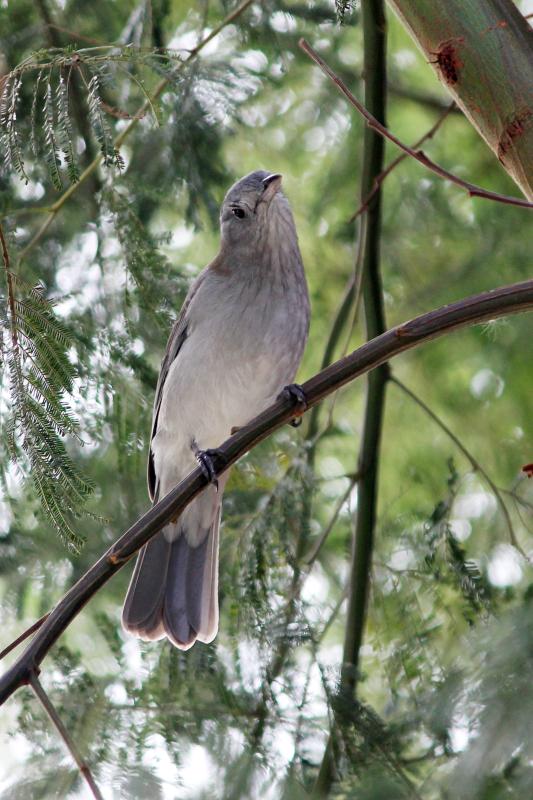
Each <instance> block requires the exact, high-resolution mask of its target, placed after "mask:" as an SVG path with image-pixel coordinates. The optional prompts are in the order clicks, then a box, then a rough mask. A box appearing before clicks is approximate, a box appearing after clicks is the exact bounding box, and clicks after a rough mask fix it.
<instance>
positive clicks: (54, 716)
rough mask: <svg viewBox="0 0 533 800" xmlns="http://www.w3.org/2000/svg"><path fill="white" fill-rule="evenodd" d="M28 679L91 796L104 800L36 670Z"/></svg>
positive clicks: (97, 799)
mask: <svg viewBox="0 0 533 800" xmlns="http://www.w3.org/2000/svg"><path fill="white" fill-rule="evenodd" d="M28 680H29V683H30V686H31V688H32V689H33V691H34V692H35V694H36V696H37V698H38V699H39V700H40V701H41V703H42V705H43V707H44V709H45V711H46V713H47V714H48V716H49V717H50V719H51V721H52V723H53V725H54V726H55V728H56V730H57V732H58V733H59V735H60V736H61V738H62V739H63V741H64V742H65V745H66V747H67V750H68V751H69V752H70V754H71V756H72V758H73V759H74V761H75V762H76V764H77V766H78V769H79V771H80V773H81V775H82V776H83V778H84V779H85V781H86V783H87V785H88V786H89V789H90V790H91V792H92V795H93V797H95V798H96V800H104V798H103V795H102V793H101V792H100V789H99V788H98V786H97V784H96V781H95V780H94V778H93V776H92V773H91V770H90V769H89V766H88V764H87V762H86V761H85V759H83V758H82V756H81V755H80V753H79V751H78V748H77V747H76V744H75V743H74V740H73V739H72V737H71V735H70V734H69V732H68V731H67V729H66V728H65V726H64V725H63V723H62V722H61V719H60V717H59V714H58V713H57V711H56V709H55V707H54V705H53V704H52V701H51V700H50V698H49V697H48V695H47V694H46V692H45V690H44V689H43V686H42V684H41V682H40V681H39V678H38V677H37V673H36V672H32V673H31V674H30V675H29V678H28Z"/></svg>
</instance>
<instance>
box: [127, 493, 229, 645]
mask: <svg viewBox="0 0 533 800" xmlns="http://www.w3.org/2000/svg"><path fill="white" fill-rule="evenodd" d="M202 500H203V498H202V497H199V498H197V499H196V500H195V501H193V503H191V506H189V509H190V510H191V511H194V509H193V507H194V505H195V504H196V503H201V502H202ZM189 509H187V510H189ZM184 516H185V515H184ZM188 517H189V519H190V518H191V516H190V515H188ZM219 526H220V499H219V501H218V503H217V505H216V507H215V509H214V517H212V523H211V525H210V526H209V528H208V529H207V531H198V536H197V537H196V539H197V540H198V544H196V543H195V544H191V541H192V542H195V538H194V537H191V536H190V532H189V531H187V530H186V529H185V528H184V521H182V519H181V518H180V519H178V520H177V521H176V522H173V523H171V524H170V525H168V526H167V527H166V528H164V530H162V531H160V532H159V533H158V534H156V536H154V538H153V539H152V540H151V541H150V542H148V544H146V545H145V546H144V547H143V548H142V550H141V551H140V552H139V555H138V556H137V563H136V565H135V570H134V572H133V575H132V578H131V582H130V586H129V589H128V594H127V595H126V601H125V603H124V610H123V612H122V625H123V627H124V629H125V630H127V631H129V633H133V634H134V635H135V636H138V637H139V638H140V639H145V640H154V639H161V638H163V637H164V636H167V637H168V638H169V639H170V641H171V642H172V643H173V644H174V645H175V646H176V647H178V648H179V649H180V650H188V649H189V647H192V645H193V644H194V643H195V641H196V640H197V639H198V640H199V641H200V642H206V643H207V642H211V641H213V639H214V638H215V636H216V634H217V631H218V532H219Z"/></svg>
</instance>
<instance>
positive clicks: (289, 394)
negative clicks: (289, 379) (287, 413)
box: [278, 383, 307, 428]
mask: <svg viewBox="0 0 533 800" xmlns="http://www.w3.org/2000/svg"><path fill="white" fill-rule="evenodd" d="M282 399H283V400H293V401H294V403H295V404H296V409H295V415H294V419H292V420H291V422H290V424H291V425H292V427H293V428H298V427H299V426H300V425H301V424H302V416H303V414H305V412H306V411H307V397H306V395H305V392H304V390H303V389H302V387H301V386H300V384H299V383H289V385H288V386H285V387H284V388H283V389H282V390H281V392H280V394H279V395H278V400H282Z"/></svg>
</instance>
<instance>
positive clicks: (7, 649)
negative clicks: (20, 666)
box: [0, 611, 50, 661]
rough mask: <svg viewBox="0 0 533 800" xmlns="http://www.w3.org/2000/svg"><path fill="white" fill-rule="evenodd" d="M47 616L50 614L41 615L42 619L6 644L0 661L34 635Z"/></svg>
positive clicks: (0, 655)
mask: <svg viewBox="0 0 533 800" xmlns="http://www.w3.org/2000/svg"><path fill="white" fill-rule="evenodd" d="M49 616H50V612H49V611H48V612H47V613H46V614H43V616H42V617H40V618H39V619H38V620H36V622H34V623H33V625H30V627H29V628H26V630H25V631H24V632H23V633H21V634H20V636H17V638H16V639H13V641H12V642H10V644H8V645H7V647H4V649H3V650H2V652H1V653H0V661H1V660H2V659H3V658H5V657H6V656H7V655H8V654H9V653H10V652H11V651H12V650H14V649H15V647H17V646H18V645H19V644H21V642H23V641H24V640H25V639H27V638H28V636H31V635H32V633H35V631H37V630H39V628H40V627H41V625H42V624H43V622H44V621H45V619H47V618H48V617H49Z"/></svg>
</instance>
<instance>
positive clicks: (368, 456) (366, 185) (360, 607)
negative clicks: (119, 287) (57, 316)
mask: <svg viewBox="0 0 533 800" xmlns="http://www.w3.org/2000/svg"><path fill="white" fill-rule="evenodd" d="M361 13H362V23H363V52H364V74H365V83H364V86H365V103H366V105H367V106H368V108H369V109H370V111H371V112H372V118H373V119H376V121H378V119H379V120H380V121H379V123H378V124H379V125H382V126H384V124H385V114H386V99H387V85H386V83H387V77H386V75H387V72H386V20H385V7H384V0H363V2H362V4H361ZM300 44H302V43H301V42H300ZM304 49H305V48H304ZM384 154H385V142H384V140H383V138H382V137H381V136H379V135H377V133H376V132H375V131H373V130H372V129H371V128H370V127H367V128H366V129H365V133H364V145H363V154H362V178H361V198H362V201H363V203H365V202H366V206H365V215H364V218H363V220H364V222H365V225H364V230H365V236H364V239H363V240H362V241H360V243H359V252H358V260H359V259H360V260H361V263H360V266H359V273H360V274H361V288H362V298H363V305H364V312H365V325H366V336H367V339H373V338H375V337H376V336H380V335H381V334H383V332H384V331H385V327H386V325H385V310H384V300H383V287H382V281H381V265H380V241H381V187H380V184H379V183H376V179H377V176H379V175H380V174H381V173H382V171H383V162H384ZM373 190H375V191H373ZM372 192H373V193H372ZM371 194H372V196H371V197H370V199H368V198H369V195H371ZM388 374H389V369H388V365H387V364H383V365H381V366H380V368H379V369H377V370H375V371H373V372H372V373H370V374H369V375H368V379H367V392H366V401H365V411H364V419H363V428H362V434H361V444H360V447H359V456H358V469H359V473H360V477H359V481H358V490H357V508H356V511H355V518H354V530H353V535H352V543H351V564H350V572H349V579H348V590H349V591H348V604H347V610H346V622H345V632H344V646H343V655H342V664H341V674H340V686H339V694H340V696H342V697H344V698H345V699H346V702H347V703H350V702H352V701H355V699H356V689H357V683H358V677H359V661H360V653H361V646H362V643H363V636H364V630H365V625H366V616H367V608H368V596H369V588H370V575H371V569H372V556H373V550H374V534H375V527H376V506H377V497H378V477H379V458H380V444H381V433H382V428H383V417H384V412H385V391H386V385H387V377H388ZM335 716H337V714H336V715H335ZM337 750H338V748H337V747H336V732H335V729H334V728H333V727H332V728H331V729H330V736H329V740H328V742H327V744H326V748H325V751H324V755H323V758H322V763H321V765H320V768H319V771H318V776H317V779H316V782H315V787H314V792H315V794H316V795H318V796H322V795H327V794H328V793H329V790H330V788H331V784H332V783H333V781H334V780H335V776H336V773H337V771H338V765H337Z"/></svg>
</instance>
